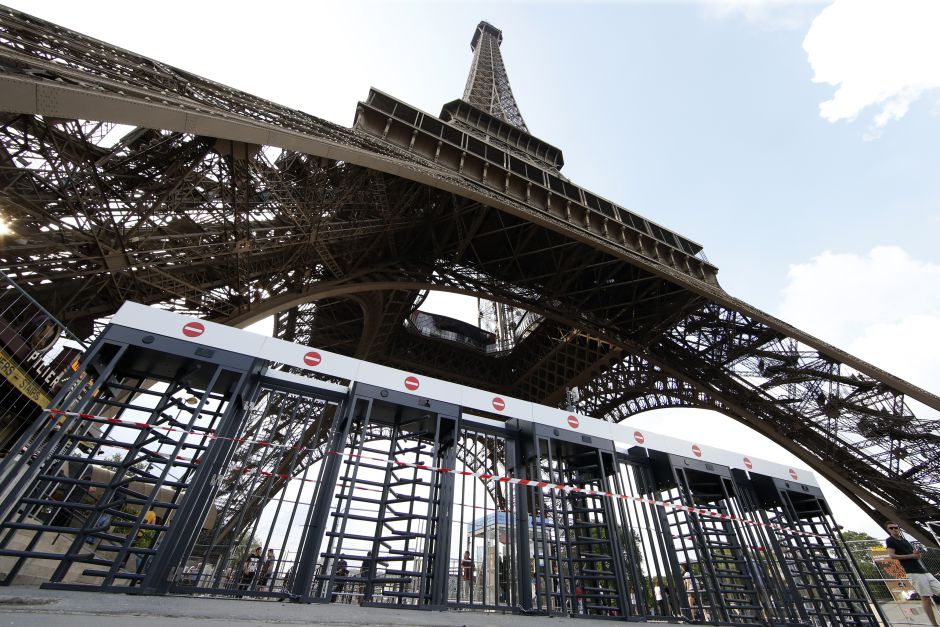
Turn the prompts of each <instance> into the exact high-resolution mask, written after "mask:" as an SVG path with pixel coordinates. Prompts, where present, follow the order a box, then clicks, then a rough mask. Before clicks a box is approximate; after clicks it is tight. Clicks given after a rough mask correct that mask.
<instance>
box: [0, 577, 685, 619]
mask: <svg viewBox="0 0 940 627" xmlns="http://www.w3.org/2000/svg"><path fill="white" fill-rule="evenodd" d="M197 622H198V625H194V623H197ZM546 624H548V625H549V626H550V627H575V626H576V627H585V625H586V623H585V622H584V619H573V618H547V617H545V616H518V615H513V614H500V613H492V612H477V611H459V612H458V611H453V610H451V611H446V612H439V611H422V610H401V609H390V608H389V609H387V608H376V607H359V606H358V605H343V604H327V605H321V604H310V605H300V604H296V603H287V602H284V603H278V602H277V601H259V600H249V599H218V598H210V597H188V596H168V597H153V596H149V597H148V596H137V595H129V594H109V593H103V592H74V591H62V590H42V589H40V588H37V587H34V586H11V587H9V588H0V625H15V626H22V627H40V626H42V627H45V626H47V625H50V626H59V625H66V626H68V627H127V626H129V625H154V626H159V627H184V626H185V627H249V626H252V625H336V626H346V625H369V626H372V627H382V626H385V625H396V626H414V627H434V626H438V625H446V626H448V627H449V626H453V625H465V626H466V627H486V626H490V625H499V626H504V625H505V626H506V627H545V626H546ZM655 624H656V625H661V626H663V627H665V626H668V625H675V624H677V623H659V622H658V623H655Z"/></svg>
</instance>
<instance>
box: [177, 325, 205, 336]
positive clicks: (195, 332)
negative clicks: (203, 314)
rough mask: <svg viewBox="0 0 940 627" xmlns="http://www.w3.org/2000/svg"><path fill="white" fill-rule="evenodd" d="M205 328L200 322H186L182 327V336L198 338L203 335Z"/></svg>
mask: <svg viewBox="0 0 940 627" xmlns="http://www.w3.org/2000/svg"><path fill="white" fill-rule="evenodd" d="M205 331H206V327H204V326H202V323H201V322H187V323H186V324H185V325H184V326H183V335H185V336H186V337H199V336H200V335H202V334H203V333H205Z"/></svg>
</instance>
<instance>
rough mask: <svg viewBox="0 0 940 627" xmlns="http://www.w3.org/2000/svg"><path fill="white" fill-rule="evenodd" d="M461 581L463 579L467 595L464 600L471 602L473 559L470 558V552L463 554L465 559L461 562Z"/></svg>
mask: <svg viewBox="0 0 940 627" xmlns="http://www.w3.org/2000/svg"><path fill="white" fill-rule="evenodd" d="M460 570H461V575H462V577H461V579H463V585H464V590H465V591H466V595H465V597H464V600H465V601H466V602H468V603H469V602H470V600H471V596H472V594H473V558H471V557H470V551H464V552H463V559H462V560H460Z"/></svg>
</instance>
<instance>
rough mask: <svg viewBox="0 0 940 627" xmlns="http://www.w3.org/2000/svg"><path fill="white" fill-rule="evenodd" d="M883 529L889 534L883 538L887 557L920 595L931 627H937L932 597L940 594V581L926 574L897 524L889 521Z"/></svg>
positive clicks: (918, 554)
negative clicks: (901, 571)
mask: <svg viewBox="0 0 940 627" xmlns="http://www.w3.org/2000/svg"><path fill="white" fill-rule="evenodd" d="M885 529H887V531H888V533H889V534H891V535H889V536H888V537H887V538H885V547H886V548H887V549H888V556H889V557H892V558H894V559H896V560H898V563H900V564H901V567H902V568H903V569H904V572H905V573H907V579H908V581H910V582H911V585H912V586H913V587H914V590H915V591H916V592H917V594H919V595H920V602H921V604H922V605H923V607H924V614H926V615H927V618H929V619H930V624H931V625H933V627H940V626H938V625H937V616H936V614H934V610H933V599H932V597H933V595H935V594H940V581H937V578H936V577H934V576H933V575H931V574H930V573H928V572H927V569H926V568H924V565H923V564H921V563H920V551H915V550H914V546H913V545H912V544H911V543H910V542H908V541H907V540H906V539H905V538H904V536H903V535H902V534H901V527H900V525H898V523H896V522H894V521H891V520H889V521H888V522H887V523H885Z"/></svg>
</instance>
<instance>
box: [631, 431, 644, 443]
mask: <svg viewBox="0 0 940 627" xmlns="http://www.w3.org/2000/svg"><path fill="white" fill-rule="evenodd" d="M633 439H634V440H636V443H637V444H643V443H644V442H646V436H644V435H643V434H642V433H641V432H640V431H634V432H633Z"/></svg>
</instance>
